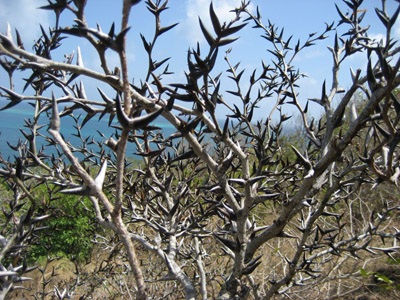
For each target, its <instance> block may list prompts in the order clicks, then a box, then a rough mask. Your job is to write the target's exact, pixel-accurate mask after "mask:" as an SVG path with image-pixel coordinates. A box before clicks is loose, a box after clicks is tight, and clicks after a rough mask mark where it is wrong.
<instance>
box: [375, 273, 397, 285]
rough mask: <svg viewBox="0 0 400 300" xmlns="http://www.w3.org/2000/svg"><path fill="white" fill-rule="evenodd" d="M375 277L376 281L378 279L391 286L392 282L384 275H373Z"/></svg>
mask: <svg viewBox="0 0 400 300" xmlns="http://www.w3.org/2000/svg"><path fill="white" fill-rule="evenodd" d="M375 277H376V279H378V280H379V281H383V282H385V283H387V284H393V281H392V280H390V279H389V278H387V277H386V276H385V275H383V274H379V273H377V274H375Z"/></svg>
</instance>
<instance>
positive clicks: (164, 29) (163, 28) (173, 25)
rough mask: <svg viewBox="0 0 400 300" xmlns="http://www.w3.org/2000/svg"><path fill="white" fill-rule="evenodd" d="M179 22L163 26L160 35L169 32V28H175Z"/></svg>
mask: <svg viewBox="0 0 400 300" xmlns="http://www.w3.org/2000/svg"><path fill="white" fill-rule="evenodd" d="M178 24H179V23H175V24H172V25H169V26H166V27H161V28H160V30H159V31H158V34H159V35H162V34H163V33H165V32H167V31H168V30H170V29H172V28H174V27H175V26H176V25H178Z"/></svg>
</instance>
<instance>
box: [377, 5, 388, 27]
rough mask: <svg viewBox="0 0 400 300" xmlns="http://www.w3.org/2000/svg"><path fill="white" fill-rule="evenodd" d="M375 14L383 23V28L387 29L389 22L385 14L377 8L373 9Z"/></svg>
mask: <svg viewBox="0 0 400 300" xmlns="http://www.w3.org/2000/svg"><path fill="white" fill-rule="evenodd" d="M375 12H376V14H377V15H378V17H379V19H380V20H381V22H382V23H383V25H385V27H388V25H389V22H390V20H389V17H388V15H387V14H386V12H384V11H382V10H380V9H378V8H375Z"/></svg>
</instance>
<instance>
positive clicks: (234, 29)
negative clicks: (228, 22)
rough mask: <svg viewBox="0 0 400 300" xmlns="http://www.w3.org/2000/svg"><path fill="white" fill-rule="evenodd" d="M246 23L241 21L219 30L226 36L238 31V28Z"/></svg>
mask: <svg viewBox="0 0 400 300" xmlns="http://www.w3.org/2000/svg"><path fill="white" fill-rule="evenodd" d="M246 25H247V23H243V24H241V25H238V26H233V27H229V28H226V29H223V30H222V32H221V36H222V37H227V36H228V35H231V34H234V33H236V32H238V31H239V30H240V29H242V28H243V27H245V26H246Z"/></svg>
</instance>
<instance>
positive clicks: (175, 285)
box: [0, 0, 400, 300]
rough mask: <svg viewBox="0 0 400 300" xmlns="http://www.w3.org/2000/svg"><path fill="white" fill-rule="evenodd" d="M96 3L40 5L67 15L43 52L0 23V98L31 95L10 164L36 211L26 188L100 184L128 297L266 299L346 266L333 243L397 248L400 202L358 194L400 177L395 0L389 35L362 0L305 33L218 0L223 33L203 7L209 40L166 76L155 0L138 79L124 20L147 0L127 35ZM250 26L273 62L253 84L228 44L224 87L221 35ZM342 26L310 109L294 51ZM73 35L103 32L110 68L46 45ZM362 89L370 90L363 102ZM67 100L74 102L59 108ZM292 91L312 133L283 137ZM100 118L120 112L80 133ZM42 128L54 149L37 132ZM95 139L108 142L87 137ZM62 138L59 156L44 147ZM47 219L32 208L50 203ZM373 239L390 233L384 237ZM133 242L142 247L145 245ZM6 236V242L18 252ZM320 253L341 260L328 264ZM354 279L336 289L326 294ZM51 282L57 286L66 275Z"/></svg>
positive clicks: (99, 204) (91, 191)
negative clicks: (70, 127)
mask: <svg viewBox="0 0 400 300" xmlns="http://www.w3.org/2000/svg"><path fill="white" fill-rule="evenodd" d="M86 2H87V1H86V0H74V1H65V0H64V1H63V0H57V1H49V5H47V6H44V7H42V8H43V9H49V10H53V11H54V12H55V13H56V25H55V27H54V28H52V29H51V30H49V31H48V32H47V31H45V30H44V29H42V33H43V35H42V36H41V37H40V39H39V40H38V41H37V43H36V44H35V46H34V50H33V52H29V51H27V50H25V49H24V46H23V41H22V40H21V39H20V38H19V34H18V32H17V38H16V39H13V37H12V34H11V32H7V33H6V34H0V42H1V43H0V55H1V58H0V60H1V65H2V66H3V68H4V69H5V70H6V71H7V74H8V75H9V78H10V80H9V86H8V87H6V86H1V87H0V88H1V95H2V97H3V98H6V99H8V100H9V103H8V104H7V105H6V106H5V107H3V108H2V110H4V109H8V108H10V107H13V106H14V105H17V104H19V103H20V102H22V101H29V102H32V103H33V104H34V118H33V120H30V121H27V124H26V127H27V128H28V129H29V132H28V133H26V132H25V131H23V133H24V137H25V138H26V142H25V143H21V144H20V145H17V146H16V148H17V149H19V150H20V152H21V151H22V149H25V150H24V151H23V153H22V152H21V154H20V155H19V156H18V157H17V159H16V160H15V162H7V161H5V160H2V161H1V163H2V165H3V166H4V167H3V168H2V169H1V170H0V176H1V177H2V178H4V179H5V180H7V182H10V184H11V185H12V186H13V188H14V191H15V193H16V194H19V195H21V196H20V197H22V199H28V200H29V201H31V203H32V204H31V209H30V210H29V211H28V212H30V213H31V214H35V213H36V207H35V205H34V204H35V203H36V202H35V200H34V199H33V200H32V199H30V198H31V196H30V191H31V190H32V189H34V187H35V186H37V185H43V184H47V186H48V189H49V193H50V194H51V195H54V194H56V193H64V194H76V195H81V196H85V197H89V198H90V200H91V201H92V204H93V205H92V207H93V214H94V215H95V216H96V218H97V221H98V223H99V224H101V225H102V226H104V228H107V229H108V230H111V231H113V232H114V233H115V234H116V235H117V236H118V238H119V240H120V242H121V243H122V245H123V249H124V250H125V252H124V253H125V255H126V258H127V261H128V264H129V269H130V270H131V272H132V275H133V278H134V282H133V281H126V285H124V287H123V288H124V289H126V291H127V294H126V295H127V297H133V296H132V295H135V297H136V299H165V298H168V297H169V296H170V295H173V296H174V299H176V298H179V297H181V295H182V297H184V298H185V299H208V298H210V297H215V298H216V299H220V300H222V299H248V297H253V298H254V299H270V298H272V297H273V296H274V295H275V294H285V295H288V294H290V293H296V292H298V291H301V290H306V289H308V288H310V289H311V288H313V286H315V284H316V283H318V282H323V281H324V280H327V279H329V278H331V279H332V278H334V276H339V277H340V276H342V277H340V278H345V277H343V276H344V275H345V274H341V273H340V272H339V273H335V274H333V273H332V272H334V271H335V270H336V269H335V267H334V266H332V265H329V263H330V262H331V261H332V259H333V257H335V256H339V255H343V258H342V260H337V261H336V263H337V264H339V265H340V264H342V263H344V261H345V260H346V259H347V258H348V257H354V258H355V259H357V258H358V257H360V256H361V255H363V254H362V253H369V254H382V253H384V254H387V255H389V256H391V255H392V254H393V253H395V252H396V251H398V249H399V247H398V246H397V244H396V240H397V239H398V238H399V235H400V233H399V231H398V230H397V229H395V228H394V227H393V225H392V224H393V223H392V222H394V221H395V219H394V218H395V216H396V213H398V211H399V205H398V203H392V202H390V201H387V200H386V199H376V200H375V201H374V202H373V203H368V202H366V201H364V199H361V198H360V192H361V191H362V189H363V188H365V189H370V188H375V189H379V187H380V186H381V185H382V184H384V183H385V184H386V183H388V184H391V185H392V187H393V189H396V191H397V184H398V178H399V175H400V166H399V155H398V143H399V142H400V132H399V128H398V122H399V120H400V118H399V116H400V115H399V113H400V102H399V99H398V97H397V95H396V93H395V92H396V88H397V87H398V86H399V84H400V75H399V72H398V70H399V67H400V59H399V49H400V48H398V47H397V48H396V41H394V40H393V39H392V38H391V31H392V28H393V24H394V22H395V20H396V19H397V16H398V14H399V12H400V8H399V9H397V11H396V12H395V13H394V14H393V15H388V14H387V12H386V9H385V7H386V5H385V3H386V1H385V0H383V1H382V7H381V8H377V9H376V14H377V17H378V18H379V19H380V20H381V22H382V24H383V25H384V27H385V28H386V40H385V41H384V42H380V41H375V40H373V39H371V38H370V37H369V36H368V30H369V28H368V27H364V25H363V22H362V21H363V17H364V16H365V14H366V13H367V12H366V11H365V10H363V9H362V2H363V1H362V0H348V1H344V3H343V5H344V6H345V7H347V9H350V11H351V13H350V14H344V13H342V10H343V9H342V8H340V7H339V6H337V12H338V14H339V22H338V23H337V24H327V25H326V29H325V30H324V31H323V32H321V33H315V34H310V35H309V38H308V39H307V40H306V41H305V42H300V40H299V41H298V42H294V41H292V38H291V37H290V38H286V37H285V35H284V33H283V30H279V29H278V28H277V27H276V26H275V25H273V24H271V23H269V24H268V25H265V24H264V23H263V20H262V18H261V16H260V13H259V10H258V9H257V11H256V13H252V12H251V11H249V10H248V7H249V1H243V2H242V4H241V6H240V7H238V8H237V9H236V10H235V13H236V17H235V18H234V19H233V20H232V21H231V22H229V23H223V24H221V22H220V21H219V19H218V16H217V14H216V13H215V10H214V8H213V5H212V4H211V5H210V10H209V12H210V18H211V21H212V26H213V28H212V31H211V30H210V29H209V28H207V27H206V26H205V25H204V22H203V21H202V20H200V28H201V30H202V33H203V35H204V37H205V39H206V40H207V42H208V45H207V47H206V50H205V51H204V50H203V49H200V47H199V46H198V47H197V49H189V51H188V57H187V63H188V70H187V71H186V73H185V75H186V82H179V83H173V84H165V83H163V80H164V79H163V78H164V77H166V76H167V75H168V74H169V65H167V63H168V59H162V60H158V61H157V60H156V59H155V57H154V54H153V49H154V47H155V46H156V44H157V39H158V38H159V37H160V36H161V35H163V34H166V33H167V32H168V31H169V30H172V29H173V28H174V27H175V26H176V25H177V24H172V25H167V26H162V25H161V24H162V22H161V14H162V12H163V11H164V10H165V9H166V7H167V2H168V1H159V0H157V1H152V0H148V1H146V5H147V8H148V10H149V11H150V12H151V13H152V14H153V15H154V17H155V24H156V30H155V34H154V37H153V38H152V39H151V42H150V41H149V40H150V39H148V38H146V37H145V36H142V41H143V46H144V48H145V50H146V52H147V54H148V61H149V67H148V70H147V74H146V78H145V80H144V81H143V83H142V84H141V85H140V86H137V85H134V84H133V83H132V82H131V81H130V79H129V78H130V76H129V70H128V64H127V57H126V34H127V32H128V30H129V27H128V20H129V13H130V10H131V8H132V7H134V5H135V4H137V3H138V2H139V1H131V0H124V1H123V14H122V26H121V29H120V32H119V33H116V28H115V26H114V24H113V25H112V27H111V29H110V30H109V32H108V33H104V32H103V31H102V30H101V28H100V26H98V28H90V27H88V24H87V22H86V19H85V6H86ZM65 10H69V11H71V12H72V13H73V14H74V15H75V17H76V19H75V20H74V22H75V23H74V24H73V25H72V26H69V27H59V25H58V24H59V22H58V19H59V16H60V14H62V12H63V11H65ZM250 24H251V25H253V26H254V27H255V29H254V30H259V31H260V33H261V35H262V37H263V38H264V39H265V41H266V43H267V45H268V47H269V51H270V53H272V54H273V59H272V60H271V61H270V63H269V64H266V63H262V65H261V70H259V71H257V70H254V72H252V73H251V75H250V76H249V77H248V78H247V80H248V81H247V82H246V83H244V81H245V78H244V76H243V70H242V69H241V68H240V65H239V64H238V63H237V64H236V63H232V62H231V60H230V56H229V54H230V51H229V50H228V51H226V53H225V56H224V57H223V59H224V60H225V62H226V64H227V66H228V71H227V72H226V73H223V75H226V76H227V77H229V78H230V79H231V80H232V81H233V84H234V86H235V90H230V91H228V93H224V92H223V87H222V86H221V85H222V81H221V76H223V75H221V76H216V77H214V76H212V74H213V73H212V71H213V70H214V68H215V65H216V62H217V60H220V59H221V51H222V50H221V48H222V47H223V46H225V45H228V44H229V45H234V42H235V40H236V39H237V35H238V34H239V32H240V30H241V29H242V28H244V27H245V26H246V25H247V26H248V25H250ZM334 32H336V35H335V39H334V45H333V46H332V47H330V48H329V49H330V51H331V53H332V63H333V65H332V66H333V68H332V74H331V78H330V80H331V81H332V84H331V86H330V87H328V86H327V84H326V82H324V83H323V85H322V87H321V96H320V97H319V98H315V99H310V101H313V102H314V103H316V104H317V105H319V106H320V107H321V108H322V109H323V111H324V115H323V116H322V117H321V118H320V119H319V120H316V119H312V121H310V118H309V117H308V115H309V112H308V103H307V104H305V105H304V104H302V103H301V102H300V100H299V98H298V89H299V87H298V81H299V79H300V78H301V77H302V76H303V74H302V73H300V72H299V71H298V70H297V68H296V67H295V66H294V59H295V57H296V56H297V55H298V54H299V53H301V52H302V51H303V50H304V49H305V48H308V47H311V46H312V45H313V44H315V43H318V42H319V41H321V40H323V39H325V38H326V37H327V35H328V34H331V33H334ZM68 35H73V36H77V37H80V38H82V39H85V40H87V41H89V43H91V44H92V45H93V47H94V48H95V50H96V51H97V53H98V55H99V58H100V61H101V67H102V70H103V71H102V72H97V71H94V70H91V69H89V68H87V67H85V66H84V64H83V61H82V57H81V53H80V50H78V51H77V57H76V64H74V63H73V60H74V57H73V55H67V56H66V61H64V62H58V61H55V60H53V59H52V57H51V52H52V51H53V50H54V49H56V48H58V47H61V46H62V38H63V37H64V36H68ZM106 51H114V52H116V53H117V54H118V55H119V58H120V71H119V70H117V69H116V70H114V71H111V70H110V68H109V65H108V63H107V59H106V56H105V53H106ZM360 52H362V53H364V55H365V56H366V57H367V59H368V68H367V70H366V71H365V72H363V71H362V70H360V69H358V70H351V74H352V83H351V84H350V86H349V87H348V88H346V89H343V88H342V87H341V85H340V83H339V70H340V68H341V66H342V65H343V63H344V62H346V61H348V60H349V58H351V57H352V55H354V54H355V53H360ZM243 59H245V57H244V58H243ZM161 67H164V70H162V71H160V70H161ZM26 70H30V71H31V74H30V77H29V78H27V80H26V88H27V87H29V88H31V89H33V91H34V94H32V95H30V96H25V95H23V94H22V93H20V92H18V91H15V89H14V87H13V82H14V81H13V78H14V76H15V73H17V71H26ZM86 78H90V79H94V80H96V81H97V82H98V91H99V96H100V97H99V99H90V98H88V97H87V95H86V92H85V88H84V82H85V79H86ZM78 79H81V80H80V81H78ZM103 86H108V87H111V88H112V89H113V90H114V91H115V96H111V97H110V96H109V95H107V94H106V93H105V92H103V90H104V88H102V87H103ZM360 92H361V93H363V97H362V98H363V99H364V101H363V102H362V103H359V105H358V106H353V105H352V103H353V102H354V101H353V99H354V98H355V97H358V94H359V93H360ZM56 95H60V96H56ZM61 95H62V96H61ZM228 95H229V96H228ZM229 97H234V98H235V99H236V100H238V101H239V102H240V105H236V104H233V103H232V101H229ZM337 98H340V100H339V101H338V103H335V102H334V99H337ZM271 101H272V102H273V103H274V104H273V105H271V107H273V108H272V109H271V111H270V114H269V115H268V116H267V117H266V119H264V120H255V118H253V115H254V112H255V110H256V109H258V107H260V106H261V105H264V103H266V102H267V103H271ZM181 102H185V103H186V105H180V104H179V103H181ZM60 104H67V105H69V106H65V107H64V109H63V110H62V111H60V110H59V107H60ZM287 105H292V106H294V107H295V108H296V109H297V111H298V112H299V113H300V116H301V120H302V122H303V126H304V129H305V131H306V135H307V141H304V142H303V143H302V144H301V145H294V144H293V143H292V144H290V142H289V143H284V139H283V136H282V129H283V128H284V126H285V124H286V123H285V122H286V121H287V120H288V119H289V118H290V117H289V116H287V115H285V114H283V113H281V108H282V107H284V106H287ZM218 107H224V108H225V109H227V110H228V111H229V115H227V116H226V121H224V122H220V121H219V120H218V116H217V113H216V110H217V108H218ZM81 111H83V112H84V120H83V121H82V122H80V121H79V119H77V118H76V122H77V126H76V128H77V137H78V140H79V143H80V145H78V144H72V142H71V141H69V140H68V139H67V138H66V137H65V136H63V134H62V128H63V120H64V118H65V116H67V115H73V114H74V113H77V112H81ZM346 115H347V116H349V117H348V118H345V116H346ZM40 116H45V117H47V116H48V117H49V122H48V124H49V126H48V134H47V133H46V132H44V131H43V129H42V127H43V126H41V125H39V122H38V120H39V117H40ZM94 116H99V117H100V118H102V117H103V116H108V117H109V121H110V122H109V126H114V125H112V121H113V119H114V118H115V116H116V119H117V120H118V125H117V126H115V133H114V134H113V135H111V136H106V135H105V134H101V137H100V138H99V139H96V140H95V139H93V140H90V139H89V138H85V134H84V130H85V128H84V125H85V124H86V123H87V122H88V121H89V120H90V119H91V118H93V117H94ZM160 116H162V117H163V118H165V119H166V120H167V121H168V122H169V123H170V124H171V125H172V126H173V127H174V128H175V130H176V131H175V132H174V133H173V134H171V135H169V136H165V134H164V133H163V132H162V131H159V130H158V129H157V128H155V127H154V126H153V125H152V123H153V121H154V120H156V119H157V118H158V117H160ZM43 137H44V139H45V141H46V143H47V145H46V149H45V148H39V146H38V140H39V139H43ZM128 144H132V145H134V146H135V148H136V155H138V156H140V157H141V158H142V160H141V163H140V164H138V165H136V166H134V167H133V168H129V165H128V163H127V157H126V149H127V145H128ZM89 145H96V146H97V148H96V149H95V150H91V147H89ZM23 147H25V148H23ZM51 148H52V149H53V153H56V154H49V153H50V152H47V150H49V149H51ZM93 170H95V171H96V172H97V175H96V176H95V177H93V174H92V173H93ZM12 201H14V200H10V201H9V203H12ZM266 215H268V217H264V216H266ZM38 218H39V219H38ZM38 218H36V219H32V220H33V222H36V221H39V220H40V218H43V217H38ZM30 222H31V223H32V221H30ZM20 223H23V222H22V221H20ZM15 234H18V232H16V233H15ZM376 238H380V239H381V240H382V241H383V242H384V243H383V244H382V245H378V244H376V243H375V242H376V240H379V239H376ZM105 241H106V239H104V240H103V242H105ZM389 241H390V242H391V243H392V245H391V246H388V245H387V243H388V242H389ZM385 242H386V243H385ZM288 245H290V247H289V246H288ZM138 247H139V248H140V253H145V259H143V258H141V257H139V256H138ZM2 249H3V250H2V255H3V254H4V255H6V254H9V253H10V250H8V248H6V247H4V246H3V248H2ZM4 255H3V256H2V258H3V257H5V256H4ZM215 261H218V262H219V265H218V266H216V264H215ZM213 262H214V263H213ZM260 265H268V266H269V268H261V267H260ZM324 266H330V269H331V270H332V272H327V273H323V272H322V270H323V268H324ZM4 272H8V271H6V270H5V271H4ZM11 272H13V271H12V270H11ZM324 272H325V271H324ZM1 274H3V275H4V276H3V275H1ZM13 274H14V273H13ZM337 274H339V275H337ZM353 274H354V272H353ZM6 275H7V276H11V275H10V274H8V273H7V274H6V273H0V276H1V278H6ZM7 278H11V277H7ZM336 278H338V277H336ZM340 278H339V279H340ZM161 281H162V282H168V283H171V284H170V285H169V289H168V290H161V289H157V287H156V286H155V283H159V282H161ZM128 282H129V284H130V285H129V286H128V285H127V284H128ZM299 287H301V288H299ZM7 289H8V288H7V287H6V288H5V289H4V288H3V291H7ZM121 291H122V290H121ZM345 292H346V291H342V290H339V291H332V292H331V291H328V292H327V295H326V296H330V294H335V293H336V295H338V294H340V293H345ZM55 293H58V294H60V295H59V298H60V297H61V296H62V295H61V294H62V291H60V290H58V289H57V290H56V291H55ZM163 293H164V294H163ZM332 296H333V295H332ZM61 298H62V297H61Z"/></svg>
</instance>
